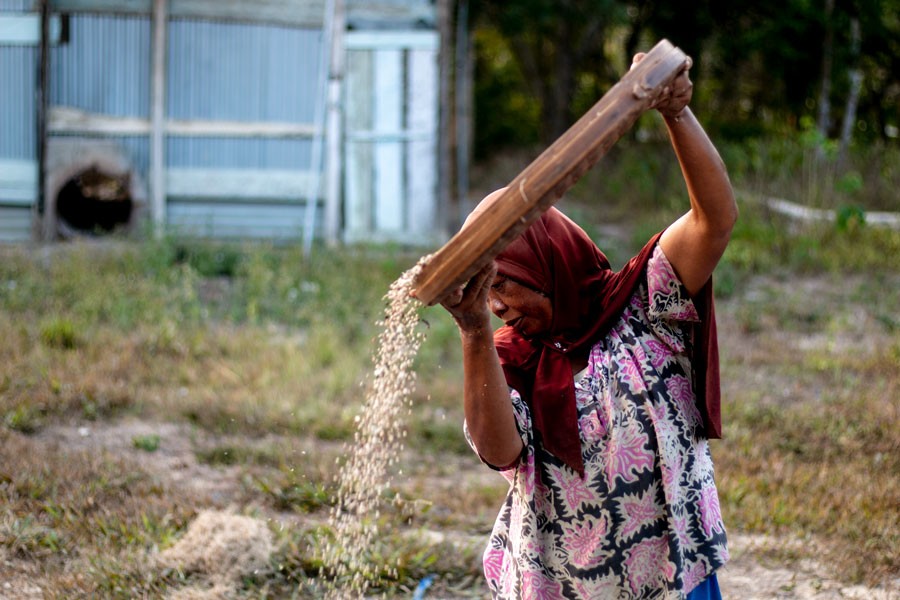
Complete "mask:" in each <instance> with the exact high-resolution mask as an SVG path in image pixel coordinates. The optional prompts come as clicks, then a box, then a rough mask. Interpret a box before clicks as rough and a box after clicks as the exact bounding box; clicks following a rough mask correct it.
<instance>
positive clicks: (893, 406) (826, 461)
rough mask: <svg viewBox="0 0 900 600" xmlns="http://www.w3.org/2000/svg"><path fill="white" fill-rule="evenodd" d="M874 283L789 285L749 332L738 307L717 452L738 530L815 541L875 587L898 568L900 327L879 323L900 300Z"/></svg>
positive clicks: (728, 342)
mask: <svg viewBox="0 0 900 600" xmlns="http://www.w3.org/2000/svg"><path fill="white" fill-rule="evenodd" d="M898 283H900V281H898ZM867 286H868V284H867V282H866V280H865V279H864V278H861V277H856V278H851V279H837V280H833V279H831V278H824V279H822V278H820V279H818V280H815V281H813V284H812V285H811V286H809V285H808V286H806V289H802V288H803V286H789V287H786V288H784V290H783V291H782V293H781V296H782V298H781V300H782V302H780V303H779V302H766V303H758V304H757V305H756V308H757V309H758V310H760V311H766V314H765V315H758V316H757V317H755V318H754V320H753V323H754V324H753V326H752V327H751V328H749V330H748V329H747V327H746V325H745V324H744V325H742V323H743V318H742V317H741V316H740V314H741V313H742V311H746V310H747V304H746V303H744V302H742V301H741V300H740V299H735V300H734V301H733V302H732V303H731V304H730V305H729V308H730V310H729V312H728V313H726V314H727V315H728V316H729V317H733V318H734V320H733V321H730V325H728V326H727V327H726V329H725V331H724V332H723V333H724V336H723V350H722V353H723V357H724V359H725V364H724V374H723V380H724V381H725V382H726V389H725V392H724V395H725V398H726V402H727V404H726V407H725V415H724V419H725V423H726V425H725V433H724V437H725V439H724V440H723V441H722V442H718V443H716V444H715V446H714V451H715V458H716V464H717V473H718V480H719V483H720V488H719V489H720V492H721V494H722V503H723V512H724V513H725V517H726V522H728V523H730V524H731V527H732V528H736V529H738V530H741V531H752V532H761V533H769V534H791V535H793V536H797V537H800V538H802V539H805V540H808V542H809V545H810V548H811V549H815V551H816V552H818V553H820V555H821V556H823V557H825V558H826V561H827V563H828V564H829V565H831V566H832V568H834V569H835V570H836V572H838V573H840V574H841V576H842V577H844V578H846V579H848V580H853V581H864V582H868V583H873V582H879V581H886V580H888V579H890V578H891V577H892V576H894V575H895V574H896V573H897V571H898V569H900V551H898V548H900V526H898V517H900V478H898V477H897V474H898V473H900V402H898V398H900V335H898V333H900V332H898V331H897V330H896V329H894V328H893V327H892V326H890V325H888V324H885V323H884V322H883V321H882V320H879V319H878V318H877V315H878V314H879V313H880V311H883V310H888V309H889V307H890V306H897V304H895V303H896V302H897V301H898V300H900V298H898V292H897V290H898V287H896V286H893V287H888V288H868V287H867ZM798 287H799V288H800V289H798ZM779 289H780V288H779ZM752 295H753V294H752V293H751V296H752ZM790 295H795V296H796V297H795V298H793V299H789V298H784V297H783V296H790ZM784 300H788V302H786V303H785V302H784ZM798 311H799V312H801V313H802V314H807V315H810V314H816V315H819V316H817V317H815V319H813V321H814V324H812V325H811V324H810V322H809V321H808V320H806V319H803V318H798V315H797V313H798ZM726 323H729V321H727V320H726Z"/></svg>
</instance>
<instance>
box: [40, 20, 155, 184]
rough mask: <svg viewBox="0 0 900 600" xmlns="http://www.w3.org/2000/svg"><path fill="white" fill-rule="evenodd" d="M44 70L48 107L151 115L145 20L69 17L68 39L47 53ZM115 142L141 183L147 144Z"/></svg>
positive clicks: (142, 140)
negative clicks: (47, 75)
mask: <svg viewBox="0 0 900 600" xmlns="http://www.w3.org/2000/svg"><path fill="white" fill-rule="evenodd" d="M49 68H50V75H49V79H50V91H49V101H50V105H51V106H65V107H71V108H77V109H80V110H83V111H86V112H89V113H96V114H103V115H112V116H118V117H141V118H144V119H146V118H148V117H149V114H150V19H149V18H146V17H131V16H113V15H87V14H85V15H71V16H70V17H69V35H68V39H67V40H66V41H65V42H64V43H62V44H59V45H56V46H52V47H51V48H50V67H49ZM116 141H117V142H118V143H119V144H120V145H121V146H122V148H123V150H124V152H125V154H126V156H127V157H128V159H129V160H130V161H131V163H132V164H133V165H134V166H135V168H136V169H137V170H138V172H139V173H140V174H141V176H142V177H145V176H146V173H147V169H148V166H149V154H150V143H149V139H148V138H147V137H146V136H121V137H118V136H117V137H116Z"/></svg>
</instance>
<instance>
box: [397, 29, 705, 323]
mask: <svg viewBox="0 0 900 600" xmlns="http://www.w3.org/2000/svg"><path fill="white" fill-rule="evenodd" d="M687 60H688V59H687V56H686V55H685V54H684V52H682V51H681V50H680V49H678V48H676V47H675V46H673V45H672V43H671V42H669V41H668V40H665V39H664V40H661V41H660V42H659V43H657V44H656V45H655V46H654V47H653V48H652V49H651V50H650V51H649V52H648V53H647V54H646V56H645V57H644V59H643V60H642V61H641V62H639V63H638V64H637V65H635V66H634V68H632V69H631V70H629V71H628V73H626V74H625V75H624V76H622V78H621V79H620V80H619V81H618V82H617V83H616V84H615V85H614V86H613V87H612V88H610V89H609V90H608V91H607V92H606V93H605V94H604V95H603V97H602V98H600V100H599V101H597V103H596V104H594V106H592V107H591V108H590V110H588V111H587V112H586V113H585V114H584V115H583V116H582V117H581V118H580V119H578V121H576V122H575V124H574V125H572V126H571V127H570V128H569V129H568V130H567V131H566V132H565V133H563V134H562V135H561V136H560V137H559V138H558V139H557V140H556V141H555V142H553V144H551V145H550V146H549V147H548V148H547V149H546V150H544V151H543V152H542V153H541V154H540V155H539V156H538V157H537V158H536V159H535V160H534V161H532V162H531V164H529V165H528V166H527V167H525V169H523V170H522V172H521V173H519V174H518V175H517V176H516V177H515V178H514V179H513V180H512V181H511V182H510V183H509V185H508V186H507V187H506V188H505V190H504V191H503V192H502V193H499V194H496V195H494V196H493V197H492V198H491V199H490V200H488V201H486V202H488V204H486V205H485V206H482V207H480V210H479V212H478V214H477V215H473V217H472V218H471V219H470V220H469V222H467V223H466V226H465V227H464V228H462V229H461V230H460V231H459V232H457V233H456V234H455V235H454V236H453V237H452V238H450V240H449V241H448V242H447V243H446V244H444V245H443V246H442V247H441V248H440V249H439V250H438V251H436V252H435V253H434V254H432V255H431V257H430V258H429V259H428V260H427V261H426V262H425V263H424V264H423V265H422V268H421V271H420V272H419V274H418V277H417V278H416V280H415V282H414V285H413V295H414V296H415V297H416V298H418V299H419V300H420V301H422V302H424V303H425V304H427V305H433V304H436V303H438V302H440V301H441V299H443V298H444V297H445V296H447V295H448V294H449V293H450V292H451V291H453V290H454V289H456V288H457V287H459V286H460V285H462V284H464V283H465V282H466V281H468V280H469V278H470V277H472V276H473V275H474V274H475V273H477V272H478V271H479V270H481V269H482V268H483V267H484V266H485V265H487V264H488V263H489V262H490V261H492V260H493V259H494V257H496V256H497V255H498V254H499V253H500V252H502V251H503V249H504V248H506V246H507V245H508V244H509V243H510V242H511V241H512V240H514V239H515V238H516V237H517V236H518V235H520V234H521V233H522V232H523V231H525V229H527V228H528V226H529V225H531V223H532V222H534V221H535V220H536V219H538V218H539V217H540V216H541V214H542V213H543V212H544V211H546V210H547V209H548V208H550V207H551V206H553V204H555V203H556V201H557V200H559V199H560V198H561V197H562V196H563V194H565V192H566V191H567V190H568V189H569V188H570V187H572V186H573V185H574V184H575V182H576V181H578V179H580V178H581V176H582V175H584V174H585V173H586V172H587V171H588V170H589V169H590V168H591V167H593V166H594V165H595V164H596V163H597V162H598V161H599V160H600V159H601V158H602V157H603V155H604V154H606V152H607V151H608V150H609V149H610V148H611V147H612V146H613V144H615V143H616V142H617V141H618V140H619V138H621V137H622V136H623V135H624V134H625V133H626V132H627V131H628V130H629V129H630V128H631V127H632V126H633V125H634V123H635V121H637V119H638V118H639V117H640V116H641V114H643V113H644V112H646V111H647V110H648V109H649V108H650V107H651V106H652V105H653V103H654V101H655V100H656V99H657V98H658V97H659V96H660V94H662V93H663V90H664V89H665V87H666V86H667V85H669V84H671V83H672V81H673V80H674V79H675V78H676V77H677V76H678V74H679V73H680V72H681V71H682V69H684V68H685V66H686V64H687Z"/></svg>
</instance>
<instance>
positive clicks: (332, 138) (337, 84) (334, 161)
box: [325, 0, 347, 246]
mask: <svg viewBox="0 0 900 600" xmlns="http://www.w3.org/2000/svg"><path fill="white" fill-rule="evenodd" d="M345 10H346V8H345V5H344V0H335V3H334V18H333V22H332V30H333V31H332V34H331V65H330V74H329V78H328V125H327V126H326V128H325V132H326V135H327V140H326V142H327V151H326V154H327V158H326V160H325V164H326V165H327V169H328V171H327V173H326V180H325V241H326V242H327V243H328V245H330V246H334V245H336V244H337V243H338V241H340V230H341V173H342V172H343V168H342V167H343V165H342V161H341V157H342V152H341V150H342V146H341V142H342V141H343V139H344V135H343V131H342V129H341V116H342V114H343V110H342V108H341V102H342V88H343V84H344V31H345V30H346V29H347V23H346V13H345Z"/></svg>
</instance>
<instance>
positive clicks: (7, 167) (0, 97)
mask: <svg viewBox="0 0 900 600" xmlns="http://www.w3.org/2000/svg"><path fill="white" fill-rule="evenodd" d="M33 8H34V6H33V2H31V1H29V0H0V13H5V12H7V13H21V12H25V11H29V10H32V9H33ZM38 54H39V50H38V48H37V47H36V46H26V45H21V46H20V45H0V240H11V241H22V240H27V239H29V238H30V237H31V221H32V214H31V212H32V204H33V202H34V196H35V193H34V192H35V184H36V176H37V170H36V166H37V165H36V162H35V156H36V155H37V129H36V123H35V103H34V90H35V85H36V81H35V78H36V77H37V70H36V68H35V65H37V60H38Z"/></svg>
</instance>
